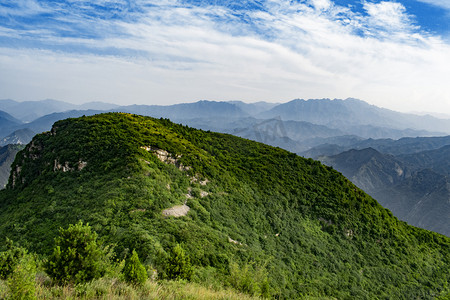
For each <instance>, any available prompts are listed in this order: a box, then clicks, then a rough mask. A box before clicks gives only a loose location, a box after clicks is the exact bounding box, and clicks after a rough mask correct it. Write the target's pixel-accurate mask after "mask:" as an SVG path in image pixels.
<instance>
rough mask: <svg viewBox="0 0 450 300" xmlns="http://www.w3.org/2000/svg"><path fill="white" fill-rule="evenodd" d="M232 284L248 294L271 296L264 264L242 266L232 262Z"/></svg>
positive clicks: (230, 278)
mask: <svg viewBox="0 0 450 300" xmlns="http://www.w3.org/2000/svg"><path fill="white" fill-rule="evenodd" d="M229 283H230V285H231V286H232V287H233V288H235V289H237V290H238V291H241V292H243V293H246V294H250V295H254V296H262V297H265V298H269V297H270V296H271V288H270V285H269V280H268V277H267V271H266V269H265V267H264V266H255V264H245V265H244V266H242V267H239V265H238V264H237V263H235V262H231V263H230V277H229Z"/></svg>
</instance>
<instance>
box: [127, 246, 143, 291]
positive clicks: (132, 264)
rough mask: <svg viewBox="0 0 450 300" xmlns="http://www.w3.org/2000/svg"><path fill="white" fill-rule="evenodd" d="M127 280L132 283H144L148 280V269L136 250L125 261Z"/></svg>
mask: <svg viewBox="0 0 450 300" xmlns="http://www.w3.org/2000/svg"><path fill="white" fill-rule="evenodd" d="M123 275H124V277H125V280H126V281H127V282H129V283H132V284H139V285H141V284H144V282H145V281H146V280H147V270H145V267H144V266H143V265H142V264H141V262H140V261H139V256H138V254H137V252H136V251H135V250H133V254H132V255H131V257H130V258H128V259H127V260H126V262H125V268H124V270H123Z"/></svg>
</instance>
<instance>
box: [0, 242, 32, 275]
mask: <svg viewBox="0 0 450 300" xmlns="http://www.w3.org/2000/svg"><path fill="white" fill-rule="evenodd" d="M26 253H27V251H26V250H25V249H24V248H22V247H18V246H16V245H14V243H13V242H12V241H11V240H10V239H8V238H6V251H4V252H0V279H3V280H6V279H7V278H8V277H9V275H11V274H12V273H13V271H14V269H15V267H16V265H17V264H18V263H19V262H20V260H21V259H22V258H23V257H24V256H25V255H26Z"/></svg>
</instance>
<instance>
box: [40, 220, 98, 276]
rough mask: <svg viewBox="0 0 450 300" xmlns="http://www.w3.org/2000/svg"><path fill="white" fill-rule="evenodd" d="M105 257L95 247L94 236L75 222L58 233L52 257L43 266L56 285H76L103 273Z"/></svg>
mask: <svg viewBox="0 0 450 300" xmlns="http://www.w3.org/2000/svg"><path fill="white" fill-rule="evenodd" d="M104 260H107V259H106V253H105V250H103V249H102V248H101V247H100V246H99V245H98V244H97V233H95V232H93V231H92V230H91V227H90V226H89V224H86V225H83V222H82V221H79V222H78V223H77V224H75V225H69V228H67V229H63V228H60V229H59V236H58V237H56V238H55V248H54V249H53V253H52V254H51V255H50V257H49V258H48V260H47V262H46V263H45V264H44V267H45V270H46V272H47V274H48V275H49V276H50V277H51V278H52V279H53V280H55V281H57V282H59V283H68V282H73V283H80V282H87V281H90V280H92V279H95V278H99V277H101V276H102V275H103V273H104V272H105V269H106V268H105V267H106V265H107V264H106V262H105V261H104Z"/></svg>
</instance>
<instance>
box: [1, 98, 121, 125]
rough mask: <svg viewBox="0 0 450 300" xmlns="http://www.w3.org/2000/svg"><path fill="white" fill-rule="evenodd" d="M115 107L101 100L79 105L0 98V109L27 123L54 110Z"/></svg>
mask: <svg viewBox="0 0 450 300" xmlns="http://www.w3.org/2000/svg"><path fill="white" fill-rule="evenodd" d="M115 107H117V105H115V104H111V103H103V102H88V103H85V104H81V105H76V104H72V103H67V102H63V101H58V100H51V99H47V100H41V101H23V102H18V101H14V100H11V99H4V100H0V110H2V111H4V112H7V113H8V114H10V115H12V116H14V117H15V118H17V119H19V120H21V121H22V122H25V123H28V122H31V121H34V120H36V119H37V118H40V117H42V116H45V115H48V114H50V113H55V112H65V111H69V110H89V109H93V110H109V109H113V108H115Z"/></svg>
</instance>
